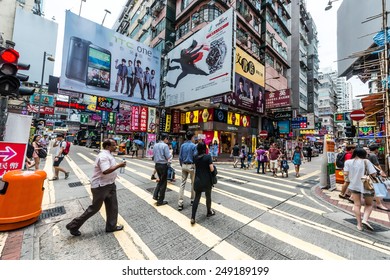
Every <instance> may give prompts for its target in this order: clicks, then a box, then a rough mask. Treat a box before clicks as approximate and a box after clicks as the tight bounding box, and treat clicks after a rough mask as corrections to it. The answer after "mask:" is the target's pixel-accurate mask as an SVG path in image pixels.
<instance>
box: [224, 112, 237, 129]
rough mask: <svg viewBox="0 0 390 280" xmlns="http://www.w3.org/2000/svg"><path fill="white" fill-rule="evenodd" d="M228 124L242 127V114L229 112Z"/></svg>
mask: <svg viewBox="0 0 390 280" xmlns="http://www.w3.org/2000/svg"><path fill="white" fill-rule="evenodd" d="M227 124H234V125H237V126H240V114H238V113H233V112H228V119H227Z"/></svg>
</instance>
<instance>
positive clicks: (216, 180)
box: [211, 165, 218, 185]
mask: <svg viewBox="0 0 390 280" xmlns="http://www.w3.org/2000/svg"><path fill="white" fill-rule="evenodd" d="M217 174H218V171H217V167H216V166H215V165H214V171H213V172H211V179H212V183H213V185H216V184H217V183H218V179H217Z"/></svg>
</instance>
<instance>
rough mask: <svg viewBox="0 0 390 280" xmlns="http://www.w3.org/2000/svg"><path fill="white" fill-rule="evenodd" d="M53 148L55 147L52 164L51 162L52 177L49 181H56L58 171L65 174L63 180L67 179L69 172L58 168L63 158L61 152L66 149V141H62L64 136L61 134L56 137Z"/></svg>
mask: <svg viewBox="0 0 390 280" xmlns="http://www.w3.org/2000/svg"><path fill="white" fill-rule="evenodd" d="M53 147H57V148H56V149H55V151H54V162H53V167H54V177H53V178H52V179H50V181H55V180H58V179H59V174H60V171H61V172H62V173H64V174H65V179H68V177H69V174H70V172H68V171H66V170H65V169H63V168H62V167H60V164H61V162H62V161H63V159H64V157H65V155H64V154H63V151H64V150H65V148H66V141H65V139H64V135H62V134H58V135H57V141H56V142H55V143H54V144H53Z"/></svg>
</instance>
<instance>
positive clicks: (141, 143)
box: [134, 139, 144, 147]
mask: <svg viewBox="0 0 390 280" xmlns="http://www.w3.org/2000/svg"><path fill="white" fill-rule="evenodd" d="M134 143H135V144H137V145H138V146H142V147H143V146H144V142H142V141H141V140H138V139H135V140H134Z"/></svg>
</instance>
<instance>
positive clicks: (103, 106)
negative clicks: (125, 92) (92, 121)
mask: <svg viewBox="0 0 390 280" xmlns="http://www.w3.org/2000/svg"><path fill="white" fill-rule="evenodd" d="M113 107H114V100H113V99H112V98H108V97H100V96H99V97H98V98H97V100H96V110H99V111H108V112H111V111H112V109H113Z"/></svg>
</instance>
